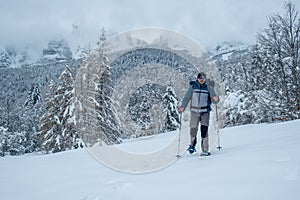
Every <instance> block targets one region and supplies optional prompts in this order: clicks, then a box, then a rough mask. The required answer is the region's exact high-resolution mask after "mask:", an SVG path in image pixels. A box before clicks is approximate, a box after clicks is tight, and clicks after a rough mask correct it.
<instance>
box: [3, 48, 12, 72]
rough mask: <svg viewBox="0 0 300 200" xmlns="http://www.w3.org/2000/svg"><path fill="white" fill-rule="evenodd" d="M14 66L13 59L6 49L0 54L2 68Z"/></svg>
mask: <svg viewBox="0 0 300 200" xmlns="http://www.w3.org/2000/svg"><path fill="white" fill-rule="evenodd" d="M11 65H12V60H11V57H10V56H9V54H8V52H7V51H6V49H4V50H2V51H1V52H0V68H9V67H10V66H11Z"/></svg>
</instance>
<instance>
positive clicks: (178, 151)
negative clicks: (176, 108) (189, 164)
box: [176, 112, 182, 158]
mask: <svg viewBox="0 0 300 200" xmlns="http://www.w3.org/2000/svg"><path fill="white" fill-rule="evenodd" d="M181 120H182V112H181V113H180V119H179V121H180V122H179V134H178V147H177V148H178V149H177V155H176V158H181V155H180V136H181Z"/></svg>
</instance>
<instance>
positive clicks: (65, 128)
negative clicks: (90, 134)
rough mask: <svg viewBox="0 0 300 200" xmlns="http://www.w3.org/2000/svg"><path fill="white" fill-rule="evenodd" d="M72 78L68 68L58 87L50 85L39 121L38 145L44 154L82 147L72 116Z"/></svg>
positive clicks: (61, 76) (63, 73)
mask: <svg viewBox="0 0 300 200" xmlns="http://www.w3.org/2000/svg"><path fill="white" fill-rule="evenodd" d="M73 84H74V78H73V74H72V71H71V69H70V68H69V67H66V68H65V70H64V71H63V72H62V74H61V75H60V77H59V83H58V86H57V87H55V86H54V84H53V83H50V85H49V90H48V92H47V94H46V98H45V102H46V109H47V112H46V113H45V114H44V115H43V116H42V119H41V122H42V124H41V131H40V133H39V138H40V144H41V146H42V149H43V150H44V151H46V152H53V153H55V152H59V151H65V150H69V149H72V148H77V147H79V146H81V147H82V146H83V144H82V143H81V140H80V138H79V135H78V132H77V129H76V126H75V125H76V121H75V116H74V85H73Z"/></svg>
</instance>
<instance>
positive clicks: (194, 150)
mask: <svg viewBox="0 0 300 200" xmlns="http://www.w3.org/2000/svg"><path fill="white" fill-rule="evenodd" d="M187 150H188V151H189V153H190V154H193V153H194V152H196V149H195V147H194V146H193V145H190V146H189V148H188V149H187Z"/></svg>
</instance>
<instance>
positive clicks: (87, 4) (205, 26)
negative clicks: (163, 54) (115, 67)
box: [0, 0, 300, 52]
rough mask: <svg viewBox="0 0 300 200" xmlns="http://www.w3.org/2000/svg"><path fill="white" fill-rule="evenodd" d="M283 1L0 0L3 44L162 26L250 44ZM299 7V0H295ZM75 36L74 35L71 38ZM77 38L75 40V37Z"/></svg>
mask: <svg viewBox="0 0 300 200" xmlns="http://www.w3.org/2000/svg"><path fill="white" fill-rule="evenodd" d="M283 2H284V1H283V0H0V27H1V31H0V47H4V46H7V45H13V46H17V47H24V46H28V47H29V48H30V49H35V50H38V51H40V52H41V49H42V48H43V47H45V46H46V45H47V42H48V41H49V40H50V39H52V38H55V37H60V36H61V37H69V38H70V37H71V36H72V30H73V28H72V24H76V25H78V27H79V33H78V35H77V38H78V40H84V41H85V42H90V43H91V44H94V43H95V41H96V39H97V38H98V37H99V35H100V32H101V28H102V27H104V28H105V29H107V30H111V31H114V32H124V31H128V30H132V29H136V28H142V27H161V28H167V29H171V30H175V31H177V32H180V33H183V34H185V35H186V36H188V37H190V38H192V39H194V40H195V41H196V42H197V43H199V44H201V45H202V46H204V47H206V48H207V47H212V46H215V45H217V44H218V43H220V42H222V41H227V40H229V41H230V40H238V41H244V42H249V43H252V42H254V41H255V36H256V34H257V32H258V31H259V30H260V29H262V28H264V27H266V24H267V16H268V15H271V14H273V13H276V12H281V13H282V12H283ZM292 2H294V3H295V4H296V7H297V9H298V10H299V9H300V1H299V0H293V1H292ZM73 39H74V37H73ZM75 39H76V38H75Z"/></svg>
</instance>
